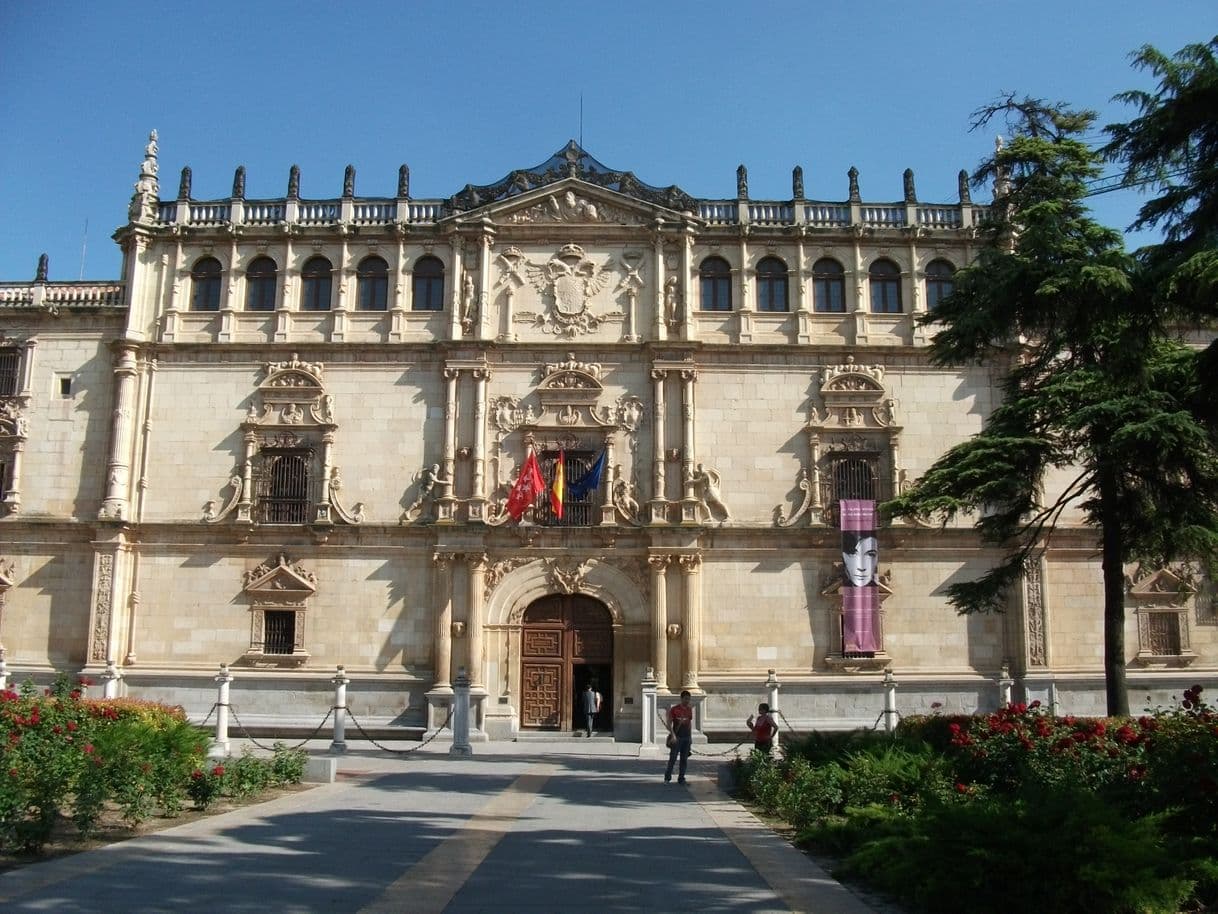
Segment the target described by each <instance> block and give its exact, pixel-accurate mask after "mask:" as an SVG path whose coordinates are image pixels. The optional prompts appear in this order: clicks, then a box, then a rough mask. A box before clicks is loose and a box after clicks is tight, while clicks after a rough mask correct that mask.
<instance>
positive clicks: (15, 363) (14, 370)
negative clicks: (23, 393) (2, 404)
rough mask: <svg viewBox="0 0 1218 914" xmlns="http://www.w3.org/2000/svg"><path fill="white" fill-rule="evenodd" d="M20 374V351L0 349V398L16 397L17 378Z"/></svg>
mask: <svg viewBox="0 0 1218 914" xmlns="http://www.w3.org/2000/svg"><path fill="white" fill-rule="evenodd" d="M20 372H21V350H19V349H14V348H12V347H6V348H4V349H0V397H15V396H16V395H17V378H18V375H19V374H20Z"/></svg>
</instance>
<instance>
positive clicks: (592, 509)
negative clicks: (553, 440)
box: [533, 451, 600, 527]
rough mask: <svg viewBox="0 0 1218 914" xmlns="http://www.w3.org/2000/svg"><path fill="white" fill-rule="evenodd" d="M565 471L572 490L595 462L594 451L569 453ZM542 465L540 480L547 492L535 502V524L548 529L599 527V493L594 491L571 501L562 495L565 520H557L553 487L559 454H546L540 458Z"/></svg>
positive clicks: (565, 495) (564, 473) (567, 496)
mask: <svg viewBox="0 0 1218 914" xmlns="http://www.w3.org/2000/svg"><path fill="white" fill-rule="evenodd" d="M565 459H566V468H565V469H564V471H563V475H564V477H565V479H566V482H567V487H568V489H569V487H570V485H571V483H573V482H575V481H576V480H578V479H580V478H581V477H582V476H583V475H584V474H585V473H587V472H588V470H590V469H591V468H592V464H593V463H595V462H596V454H594V453H593V452H592V451H567V452H566V457H565ZM537 462H538V463H539V464H541V478H542V479H544V480H545V482H546V490H545V491H544V492H542V493H541V495H539V496H538V497H537V501H535V502H533V522H534V523H537V524H544V525H545V526H549V527H592V526H595V525H596V524H598V523H599V520H598V518H599V516H600V515H599V504H600V501H599V500H600V492H598V491H596V490H593V491H591V492H589V493H588V494H586V495H584V496H582V497H581V498H572V497H571V494H570V492H569V491H567V492H565V493H563V512H562V517H561V518H560V517H556V516H555V514H554V506H553V505H551V504H550V487H551V485H553V483H554V471H555V468H556V467H557V466H558V451H543V452H542V453H541V454H539V455H538V456H537Z"/></svg>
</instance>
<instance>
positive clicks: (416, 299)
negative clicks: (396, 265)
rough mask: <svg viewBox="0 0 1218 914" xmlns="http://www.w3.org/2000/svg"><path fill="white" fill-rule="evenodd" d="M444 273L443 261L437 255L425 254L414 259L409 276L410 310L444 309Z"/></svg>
mask: <svg viewBox="0 0 1218 914" xmlns="http://www.w3.org/2000/svg"><path fill="white" fill-rule="evenodd" d="M420 268H423V269H420ZM444 274H445V269H444V261H442V260H441V259H440V258H439V257H436V256H434V255H432V254H427V255H425V256H423V257H420V258H419V259H418V260H417V261H415V264H414V269H413V270H412V271H411V276H410V310H412V311H428V312H436V311H443V310H444Z"/></svg>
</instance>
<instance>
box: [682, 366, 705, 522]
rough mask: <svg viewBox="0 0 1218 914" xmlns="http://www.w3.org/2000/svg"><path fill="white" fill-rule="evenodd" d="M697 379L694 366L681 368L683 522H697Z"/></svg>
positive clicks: (698, 519) (696, 371) (698, 518)
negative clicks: (695, 466)
mask: <svg viewBox="0 0 1218 914" xmlns="http://www.w3.org/2000/svg"><path fill="white" fill-rule="evenodd" d="M697 380H698V370H697V369H696V368H682V369H681V520H682V522H683V523H687V524H688V523H693V524H696V523H698V522H699V521H700V520H701V518H700V517H699V516H698V507H699V506H698V496H697V493H696V492H695V491H694V483H693V476H694V452H695V451H696V450H697V443H696V442H695V441H694V382H695V381H697Z"/></svg>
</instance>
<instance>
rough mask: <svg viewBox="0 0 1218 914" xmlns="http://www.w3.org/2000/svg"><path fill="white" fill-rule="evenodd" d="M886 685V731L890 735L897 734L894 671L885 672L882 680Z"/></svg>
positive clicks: (884, 715)
mask: <svg viewBox="0 0 1218 914" xmlns="http://www.w3.org/2000/svg"><path fill="white" fill-rule="evenodd" d="M882 682H883V685H884V714H883V717H884V729H885V730H886V731H888V732H889V733H894V732H896V729H897V720H898V715H897V680H896V678H895V677H894V676H893V675H892V670H885V671H884V678H883V680H882Z"/></svg>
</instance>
